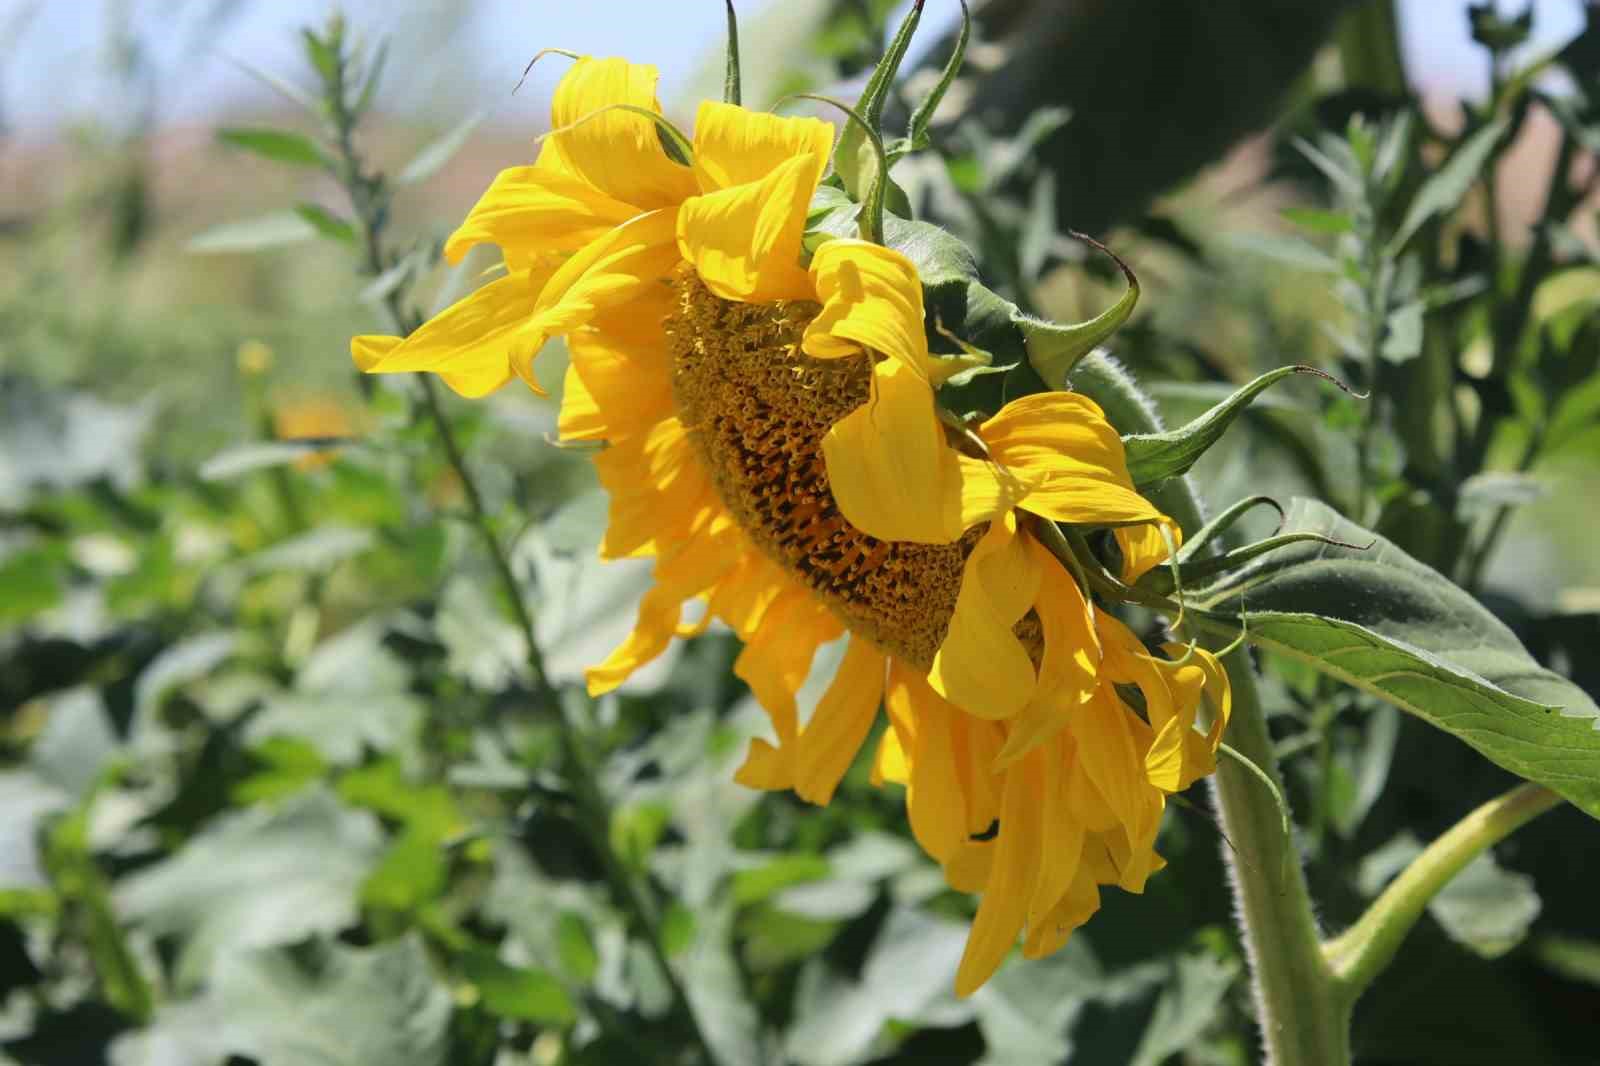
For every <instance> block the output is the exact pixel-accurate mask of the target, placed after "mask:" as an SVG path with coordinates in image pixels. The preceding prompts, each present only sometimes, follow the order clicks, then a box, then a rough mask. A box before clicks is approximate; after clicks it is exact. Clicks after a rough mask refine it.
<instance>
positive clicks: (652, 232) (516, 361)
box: [511, 210, 678, 392]
mask: <svg viewBox="0 0 1600 1066" xmlns="http://www.w3.org/2000/svg"><path fill="white" fill-rule="evenodd" d="M675 224H676V222H675V218H674V212H673V211H671V210H661V211H651V212H649V213H648V214H643V215H638V216H636V217H634V218H632V219H630V220H629V221H627V222H625V223H623V224H622V225H620V226H618V227H617V228H615V229H613V230H609V231H607V233H606V234H605V235H604V236H603V237H601V238H600V239H599V240H596V241H592V242H590V243H589V244H587V245H585V246H584V247H583V248H582V249H581V250H580V251H578V252H577V253H576V254H575V255H573V256H572V257H571V258H570V259H568V260H566V262H564V263H562V264H561V266H560V267H559V269H557V270H556V271H555V273H554V274H552V275H551V276H550V280H548V281H547V282H545V284H544V287H543V288H542V289H540V290H539V295H538V299H537V301H536V303H535V306H534V313H533V315H532V317H530V318H529V319H528V320H527V322H526V325H525V326H524V328H523V329H522V330H520V331H518V332H517V333H516V335H515V336H514V338H513V341H514V343H513V345H512V349H511V368H512V369H513V370H514V371H516V372H517V374H518V375H520V376H521V377H522V379H523V380H524V381H526V382H527V383H528V385H529V387H530V388H532V389H533V390H534V391H535V392H540V391H541V390H540V388H539V386H538V384H537V382H535V381H534V379H533V357H534V356H535V355H536V354H538V351H539V349H540V348H542V347H544V342H545V341H546V340H547V339H549V338H550V337H555V336H560V335H562V334H565V333H571V332H573V331H574V330H577V329H581V328H583V327H585V326H588V325H590V324H591V323H592V322H593V321H594V320H595V319H596V318H597V317H598V316H599V315H600V314H601V313H602V312H605V311H608V310H611V309H613V308H617V307H619V306H621V305H623V304H626V303H629V302H631V301H632V300H635V299H639V298H641V297H644V298H648V297H651V296H653V295H654V292H653V289H654V287H655V286H657V285H659V284H661V283H662V282H663V281H664V280H665V278H666V277H667V275H668V274H669V273H670V272H671V270H672V268H673V267H674V266H675V265H676V264H677V262H678V249H677V244H676V242H675V240H674V239H673V228H674V226H675Z"/></svg>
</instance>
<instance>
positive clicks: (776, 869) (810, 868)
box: [733, 855, 829, 903]
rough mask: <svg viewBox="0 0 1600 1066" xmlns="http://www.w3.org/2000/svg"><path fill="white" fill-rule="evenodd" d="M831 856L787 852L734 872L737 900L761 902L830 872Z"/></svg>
mask: <svg viewBox="0 0 1600 1066" xmlns="http://www.w3.org/2000/svg"><path fill="white" fill-rule="evenodd" d="M828 870H829V866H828V860H826V859H824V858H823V857H822V856H820V855H784V856H781V857H779V858H776V859H773V860H772V861H771V862H769V863H766V864H764V865H762V866H757V867H754V868H752V869H749V870H740V871H739V872H738V873H736V874H734V875H733V898H734V901H735V902H736V903H758V902H760V901H761V900H764V899H766V898H767V897H769V896H771V895H773V894H774V893H776V892H779V891H781V890H783V889H785V888H788V887H789V886H790V885H798V884H800V883H802V882H804V881H820V880H822V879H823V878H825V877H827V876H828Z"/></svg>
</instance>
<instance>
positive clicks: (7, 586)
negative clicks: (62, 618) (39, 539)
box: [0, 543, 67, 623]
mask: <svg viewBox="0 0 1600 1066" xmlns="http://www.w3.org/2000/svg"><path fill="white" fill-rule="evenodd" d="M66 562H67V551H66V545H65V544H61V543H50V544H41V545H39V546H37V547H33V548H25V549H23V550H22V551H19V552H17V553H15V554H13V555H10V556H7V557H6V558H5V560H4V561H0V622H7V623H11V622H20V621H22V620H23V619H26V618H32V617H33V616H34V615H36V614H40V613H42V612H44V611H48V610H49V609H50V608H52V607H54V606H55V605H56V604H58V603H60V602H61V596H62V580H63V578H65V577H66Z"/></svg>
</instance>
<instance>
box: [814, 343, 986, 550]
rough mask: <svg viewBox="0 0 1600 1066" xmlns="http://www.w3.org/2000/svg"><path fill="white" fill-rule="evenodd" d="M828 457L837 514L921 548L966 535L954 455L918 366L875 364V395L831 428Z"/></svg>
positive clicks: (870, 532) (872, 532) (880, 534)
mask: <svg viewBox="0 0 1600 1066" xmlns="http://www.w3.org/2000/svg"><path fill="white" fill-rule="evenodd" d="M822 455H823V459H824V460H825V461H826V462H827V465H828V484H829V486H830V487H831V488H832V490H833V498H834V501H835V502H836V503H837V504H838V507H839V513H840V514H842V515H844V517H845V518H846V519H847V520H848V521H849V522H850V524H851V525H853V526H855V527H856V528H857V529H859V530H861V531H862V532H863V533H866V534H868V535H870V536H873V537H877V538H878V539H879V540H890V541H893V540H902V541H915V542H917V543H920V544H948V543H949V542H951V541H953V540H956V539H957V538H959V537H960V536H961V533H962V526H961V516H960V510H959V502H958V500H957V498H956V496H955V494H954V492H953V491H952V489H953V479H954V473H955V468H954V463H953V460H954V456H955V453H954V452H953V451H951V450H950V448H949V446H948V445H947V444H946V443H945V439H944V429H943V428H942V427H941V426H940V425H939V419H938V416H937V415H936V414H935V413H934V403H933V393H932V392H931V391H930V390H929V388H928V386H927V384H926V383H925V382H923V381H922V380H921V379H920V378H919V377H917V374H916V371H915V370H914V369H913V368H911V367H909V366H907V365H906V364H904V363H901V362H898V361H896V360H893V359H884V360H882V361H880V362H879V363H878V364H877V365H876V366H874V367H873V370H872V393H871V396H870V397H869V398H868V400H867V402H866V403H864V404H862V405H861V406H860V407H857V408H856V409H855V410H854V411H851V412H850V413H849V414H848V415H846V416H845V417H843V418H841V419H840V420H839V421H837V422H835V423H834V424H833V426H832V427H830V428H829V430H828V432H827V435H826V436H824V437H823V439H822Z"/></svg>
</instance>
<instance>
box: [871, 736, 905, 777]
mask: <svg viewBox="0 0 1600 1066" xmlns="http://www.w3.org/2000/svg"><path fill="white" fill-rule="evenodd" d="M869 780H870V781H871V782H872V785H873V787H874V788H882V787H883V783H884V782H885V781H893V782H894V783H895V784H897V785H907V784H910V783H911V756H910V755H908V754H907V753H906V746H905V744H904V743H902V742H901V740H900V732H899V730H897V729H893V728H890V729H885V730H884V731H883V735H882V736H881V737H879V738H878V750H877V752H876V753H875V754H874V755H873V757H872V776H871V777H870V778H869Z"/></svg>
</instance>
